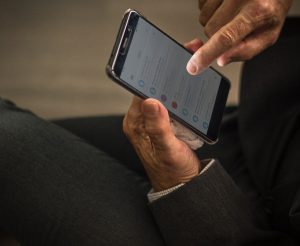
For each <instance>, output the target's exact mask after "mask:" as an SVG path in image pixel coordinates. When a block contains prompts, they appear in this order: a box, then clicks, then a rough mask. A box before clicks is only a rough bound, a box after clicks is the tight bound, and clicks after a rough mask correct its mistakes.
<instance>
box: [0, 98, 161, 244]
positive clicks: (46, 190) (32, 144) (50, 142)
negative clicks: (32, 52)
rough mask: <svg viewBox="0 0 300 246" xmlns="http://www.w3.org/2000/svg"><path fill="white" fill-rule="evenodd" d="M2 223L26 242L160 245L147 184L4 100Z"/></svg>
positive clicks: (1, 125) (1, 122)
mask: <svg viewBox="0 0 300 246" xmlns="http://www.w3.org/2000/svg"><path fill="white" fill-rule="evenodd" d="M0 114H1V118H0V139H1V140H0V149H1V154H0V163H1V166H0V194H1V198H0V199H1V203H0V224H1V225H2V226H3V227H4V228H5V229H6V230H8V231H9V232H11V233H12V234H14V235H15V236H16V237H17V238H18V239H19V240H20V241H21V242H24V244H25V245H43V244H46V242H47V243H48V244H50V245H66V244H67V245H95V244H98V245H124V244H128V245H129V244H130V245H162V240H161V238H160V236H159V233H158V232H157V229H156V226H155V224H154V222H153V220H152V217H151V215H150V212H149V211H148V206H147V200H146V193H147V192H148V190H149V188H150V186H149V184H148V182H147V181H146V180H145V179H144V178H142V177H141V176H139V175H137V174H136V173H135V172H132V171H131V170H129V169H128V168H126V167H125V166H124V165H122V164H120V163H118V161H117V160H115V159H113V158H111V157H110V156H108V155H106V154H105V153H104V152H102V151H100V150H99V149H96V148H94V147H93V146H91V145H89V144H87V143H86V142H85V141H83V140H82V139H80V138H78V137H77V136H74V135H73V134H71V133H69V132H67V131H65V130H63V129H62V128H60V127H58V126H55V125H54V124H51V123H49V122H46V121H44V120H41V119H39V118H37V117H36V116H34V115H32V114H31V113H29V112H26V111H22V110H20V109H17V108H16V107H15V106H14V105H12V104H10V103H8V102H4V101H1V100H0Z"/></svg>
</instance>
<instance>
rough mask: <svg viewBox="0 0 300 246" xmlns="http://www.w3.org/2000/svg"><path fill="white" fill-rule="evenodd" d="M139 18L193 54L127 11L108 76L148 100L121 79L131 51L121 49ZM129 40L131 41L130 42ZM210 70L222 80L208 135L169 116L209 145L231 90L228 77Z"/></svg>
mask: <svg viewBox="0 0 300 246" xmlns="http://www.w3.org/2000/svg"><path fill="white" fill-rule="evenodd" d="M139 18H143V19H144V20H145V21H146V22H148V23H149V24H150V25H152V26H153V27H155V28H156V29H158V30H159V31H160V32H162V33H163V34H164V35H166V36H167V37H168V38H169V39H171V40H172V41H173V42H175V43H176V44H177V45H179V46H180V47H182V48H183V49H184V50H186V51H187V52H189V53H190V54H192V53H191V52H190V51H189V50H187V49H186V48H185V47H184V46H183V45H181V44H180V43H178V42H177V41H176V40H174V39H173V38H172V37H170V36H169V35H168V34H166V33H165V32H164V31H162V30H161V29H159V28H158V27H157V26H155V25H154V24H153V23H151V22H150V21H148V20H147V19H146V18H145V17H143V16H142V15H141V14H139V13H138V12H137V11H135V10H131V9H129V10H127V11H126V12H125V14H124V17H123V20H122V23H121V26H120V29H119V32H118V36H117V39H116V42H115V45H114V48H113V51H112V53H111V57H110V59H109V62H108V64H107V67H106V72H107V74H108V76H109V77H110V78H111V79H113V80H114V81H115V82H117V83H118V84H119V85H121V86H122V87H124V88H125V89H127V90H129V91H130V92H132V93H133V94H135V95H137V96H139V97H142V98H144V99H146V98H149V97H148V96H147V95H145V94H143V93H142V92H140V91H139V90H137V88H135V87H133V86H132V85H130V84H128V83H127V82H126V81H124V80H122V79H121V78H120V75H121V71H122V69H123V66H124V63H125V59H126V57H127V53H128V50H129V49H128V48H127V49H126V51H125V53H123V54H122V55H121V54H120V53H121V52H120V51H121V48H122V45H123V41H124V40H125V39H126V38H127V42H129V43H128V47H130V44H131V40H132V36H133V35H132V31H133V30H135V28H136V25H137V22H138V19H139ZM128 27H130V28H131V32H129V31H128ZM130 35H131V36H130ZM128 38H129V41H128ZM210 69H212V70H213V71H215V72H216V73H217V74H219V75H220V76H221V78H222V79H221V81H220V86H219V89H218V94H217V96H216V101H215V105H214V109H213V111H212V116H211V120H210V124H209V128H208V131H207V134H204V133H202V132H201V131H199V130H198V129H196V128H195V127H193V126H192V125H190V124H189V123H188V122H186V121H184V120H183V119H181V118H180V117H179V116H177V115H176V114H174V113H172V112H170V111H169V114H170V116H171V117H172V118H174V119H175V120H177V121H179V122H180V123H182V124H183V125H185V126H186V127H188V128H189V129H191V130H192V131H193V132H195V133H196V134H197V135H199V136H200V137H201V138H202V139H203V140H204V141H205V142H207V143H208V144H214V143H216V142H217V141H218V133H219V128H220V124H221V120H222V117H223V112H224V108H225V105H226V101H227V96H228V93H229V89H230V82H229V80H228V79H227V78H226V77H224V76H223V75H222V74H220V73H219V72H218V71H216V70H215V69H214V68H212V67H210Z"/></svg>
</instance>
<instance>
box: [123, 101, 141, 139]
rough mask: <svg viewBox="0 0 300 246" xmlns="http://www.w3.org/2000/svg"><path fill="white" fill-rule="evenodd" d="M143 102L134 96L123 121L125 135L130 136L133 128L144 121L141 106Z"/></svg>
mask: <svg viewBox="0 0 300 246" xmlns="http://www.w3.org/2000/svg"><path fill="white" fill-rule="evenodd" d="M142 102H143V100H142V99H141V98H139V97H137V96H134V97H133V99H132V101H131V104H130V106H129V109H128V111H127V113H126V115H125V117H124V119H123V131H124V133H125V134H126V135H127V136H129V135H130V134H131V133H132V129H131V128H132V127H133V126H134V127H136V125H138V123H139V122H140V121H141V119H142V111H141V105H142Z"/></svg>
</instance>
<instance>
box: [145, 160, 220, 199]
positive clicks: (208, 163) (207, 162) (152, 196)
mask: <svg viewBox="0 0 300 246" xmlns="http://www.w3.org/2000/svg"><path fill="white" fill-rule="evenodd" d="M214 162H215V159H210V160H204V161H202V164H203V165H205V167H204V168H203V169H202V170H201V172H200V173H199V176H200V175H201V174H203V173H205V172H206V171H207V170H208V169H209V168H210V167H211V166H212V165H213V164H214ZM184 185H185V183H181V184H178V185H176V186H173V187H171V188H169V189H167V190H162V191H159V192H154V190H153V188H152V189H151V190H150V191H149V192H148V194H147V197H148V201H149V202H154V201H156V200H157V199H160V198H162V197H164V196H166V195H168V194H170V193H171V192H173V191H175V190H177V189H179V188H180V187H181V186H184Z"/></svg>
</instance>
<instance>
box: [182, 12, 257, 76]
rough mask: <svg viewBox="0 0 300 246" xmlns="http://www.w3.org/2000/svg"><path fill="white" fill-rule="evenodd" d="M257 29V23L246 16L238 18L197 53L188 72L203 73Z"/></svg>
mask: <svg viewBox="0 0 300 246" xmlns="http://www.w3.org/2000/svg"><path fill="white" fill-rule="evenodd" d="M255 28H257V26H256V25H255V23H253V22H251V21H250V20H248V19H247V18H246V17H245V16H244V15H242V14H240V15H238V16H236V17H235V18H234V19H233V20H232V21H231V22H229V23H228V24H227V25H225V26H224V27H222V28H221V29H220V30H219V31H217V32H216V33H215V34H214V35H213V36H212V37H211V38H210V39H209V40H208V41H207V43H205V44H204V45H203V46H202V47H200V48H199V49H198V50H197V51H196V52H195V54H194V55H193V56H192V57H191V59H190V61H189V62H188V64H187V71H188V72H189V73H190V74H192V75H196V74H199V73H201V72H203V70H205V69H206V68H207V67H208V66H209V65H210V64H211V63H212V62H213V61H214V60H215V59H217V58H218V57H219V56H221V55H222V54H223V53H225V52H226V51H228V50H230V49H231V48H232V47H234V46H236V45H237V44H239V43H240V42H241V41H242V40H243V39H244V38H245V37H246V36H247V35H248V34H250V33H251V32H252V31H253V30H254V29H255ZM219 65H222V64H219Z"/></svg>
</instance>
